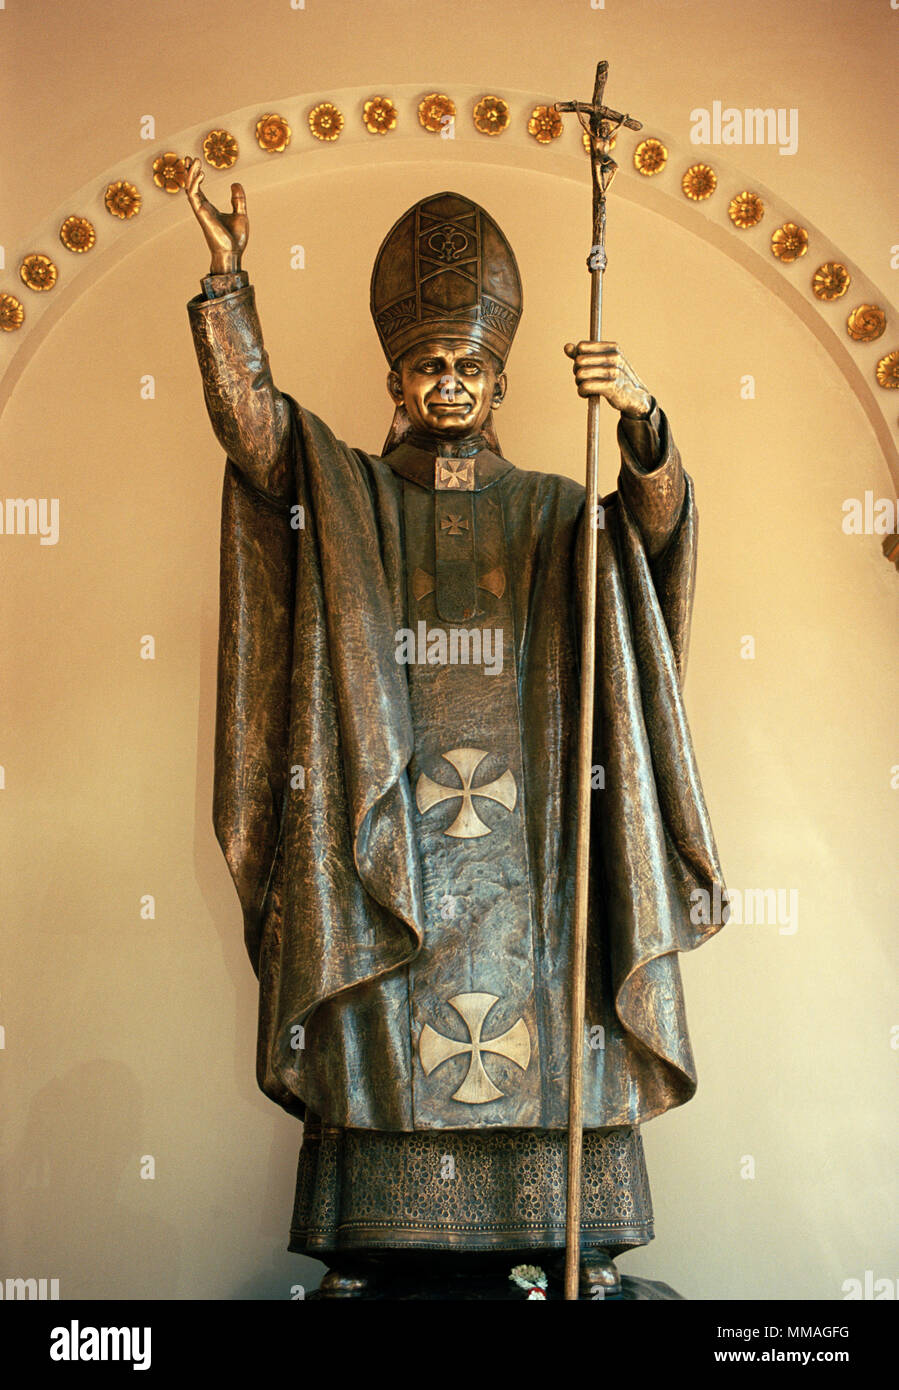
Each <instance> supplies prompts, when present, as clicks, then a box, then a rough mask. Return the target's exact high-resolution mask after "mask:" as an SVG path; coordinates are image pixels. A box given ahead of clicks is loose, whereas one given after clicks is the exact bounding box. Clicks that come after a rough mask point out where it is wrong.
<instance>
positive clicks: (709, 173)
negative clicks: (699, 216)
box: [680, 164, 718, 203]
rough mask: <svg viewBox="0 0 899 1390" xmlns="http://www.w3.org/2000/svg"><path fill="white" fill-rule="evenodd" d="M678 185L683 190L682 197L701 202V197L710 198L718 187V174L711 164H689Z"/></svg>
mask: <svg viewBox="0 0 899 1390" xmlns="http://www.w3.org/2000/svg"><path fill="white" fill-rule="evenodd" d="M680 186H681V188H682V189H683V191H684V197H686V198H690V199H692V201H693V202H694V203H701V202H702V201H703V199H705V198H711V196H712V194H713V193H714V191H715V189H716V188H717V187H718V175H717V174H716V173H715V170H714V169H713V168H712V166H711V164H691V165H690V167H689V169H688V170H687V172H686V173H685V174H684V176H683V178H682V179H681V181H680Z"/></svg>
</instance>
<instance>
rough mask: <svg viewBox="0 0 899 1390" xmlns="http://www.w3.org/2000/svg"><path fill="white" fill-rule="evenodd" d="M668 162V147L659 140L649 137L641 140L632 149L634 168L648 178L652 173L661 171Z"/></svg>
mask: <svg viewBox="0 0 899 1390" xmlns="http://www.w3.org/2000/svg"><path fill="white" fill-rule="evenodd" d="M667 163H668V147H667V145H663V144H662V142H661V140H656V139H655V138H653V137H650V139H648V140H641V141H640V143H639V145H638V146H637V148H636V149H635V150H634V168H635V169H636V170H637V172H638V173H640V174H645V175H646V177H647V178H649V177H650V176H651V175H652V174H658V173H661V171H662V170H663V169H664V167H665V165H666V164H667Z"/></svg>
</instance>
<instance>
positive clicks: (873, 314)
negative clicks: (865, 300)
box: [846, 304, 887, 343]
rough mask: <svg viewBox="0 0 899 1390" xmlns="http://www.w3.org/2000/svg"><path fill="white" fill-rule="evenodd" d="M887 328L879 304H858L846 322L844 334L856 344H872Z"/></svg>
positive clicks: (885, 318)
mask: <svg viewBox="0 0 899 1390" xmlns="http://www.w3.org/2000/svg"><path fill="white" fill-rule="evenodd" d="M886 326H887V316H886V314H885V313H884V312H883V310H882V309H881V307H880V305H879V304H859V305H857V306H856V308H854V309H853V310H852V313H851V314H850V315H849V317H848V319H847V320H846V332H847V333H848V334H849V337H850V338H854V339H855V341H856V342H857V343H873V342H874V340H875V338H879V337H880V335H881V333H883V331H884V329H885V328H886Z"/></svg>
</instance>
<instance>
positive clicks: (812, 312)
mask: <svg viewBox="0 0 899 1390" xmlns="http://www.w3.org/2000/svg"><path fill="white" fill-rule="evenodd" d="M382 93H383V94H384V95H387V96H389V98H390V100H391V101H392V102H393V103H394V105H395V106H396V107H397V111H398V123H397V127H396V128H395V129H394V130H391V131H389V132H388V133H387V134H386V135H383V136H382V135H376V134H372V133H370V132H369V131H368V130H367V129H366V127H365V125H364V123H363V119H362V112H363V107H364V105H365V102H366V101H367V100H369V99H370V98H371V97H372V96H373V95H377V94H382ZM450 94H451V95H452V98H453V100H454V102H455V105H456V112H457V115H456V118H455V121H454V122H453V123H452V124H451V125H448V126H447V127H445V134H440V133H431V132H429V131H427V130H425V129H424V128H423V127H422V126H421V124H420V122H419V120H418V114H417V112H418V104H419V102H420V101H421V99H422V97H423V96H424V95H426V93H425V92H424V91H423V90H422V89H421V88H420V87H413V86H411V85H408V84H406V85H402V86H391V85H389V84H387V85H377V84H372V85H370V86H367V87H364V88H363V87H355V88H345V89H342V90H339V91H332V92H327V93H320V94H315V95H299V96H294V97H289V98H287V99H284V100H277V101H274V102H270V103H268V104H266V105H263V104H256V105H254V106H253V107H244V108H243V109H242V110H239V111H233V112H230V113H229V114H227V115H225V116H221V117H216V118H215V119H214V120H209V121H204V122H203V123H202V124H198V125H195V126H192V127H190V128H188V129H186V130H182V131H180V132H178V133H177V134H176V135H172V136H166V137H165V138H164V139H160V140H155V141H153V142H152V143H150V142H148V143H147V146H146V148H145V149H142V150H139V151H137V152H135V153H134V154H133V155H132V156H131V157H130V158H129V159H127V160H124V161H123V162H122V163H120V164H118V165H116V167H115V168H114V169H112V170H109V171H107V172H106V173H105V174H102V175H100V176H98V178H97V179H96V180H93V181H92V182H91V183H90V184H87V185H85V186H84V187H83V188H81V189H79V190H78V192H77V193H75V194H74V195H73V196H72V197H71V198H70V199H68V200H67V202H66V203H65V204H64V205H63V206H61V207H59V208H57V209H56V210H55V211H54V212H53V213H52V214H51V215H50V216H49V217H47V218H46V220H45V221H44V222H43V223H42V224H41V225H40V226H39V227H38V228H36V230H35V232H34V233H33V234H32V236H31V237H30V238H29V240H28V242H27V244H23V245H20V246H17V247H14V248H8V249H7V268H6V273H5V275H4V276H3V277H2V278H0V293H6V294H12V295H15V297H16V298H17V299H19V300H20V301H21V302H22V304H23V305H24V307H25V320H24V323H23V325H22V327H21V328H20V329H18V330H17V331H15V332H8V333H3V334H0V373H2V375H0V413H2V410H3V409H4V407H5V405H6V402H7V400H8V399H9V397H10V394H11V393H12V390H13V388H14V386H15V384H16V382H17V381H18V379H19V377H20V376H21V375H22V373H23V372H24V370H25V368H26V367H27V365H28V363H29V361H30V360H31V358H32V357H33V355H34V353H35V351H36V350H37V348H38V347H39V345H40V343H41V342H42V341H43V340H44V338H46V336H47V335H48V333H50V331H51V330H52V328H53V326H54V324H55V323H56V322H58V320H59V319H60V318H61V316H62V315H63V314H64V313H65V311H66V309H67V308H68V306H69V305H70V304H71V303H73V302H74V300H75V299H76V298H77V297H78V296H79V295H81V294H83V293H84V292H85V291H86V290H88V289H89V288H90V286H91V285H92V284H94V283H95V282H96V280H98V279H99V278H100V276H101V275H103V274H105V273H106V272H107V271H108V270H109V269H110V267H111V266H112V265H114V264H115V263H117V262H118V261H119V260H122V259H124V257H126V256H127V255H128V254H129V253H130V252H131V251H133V250H135V249H136V248H137V246H138V245H144V244H146V243H148V242H150V241H152V240H153V239H154V238H155V237H157V236H160V235H162V234H163V233H164V232H165V231H167V230H168V229H169V228H170V227H171V225H172V219H173V218H176V217H179V216H181V217H189V216H190V215H191V214H190V211H189V209H188V208H187V207H186V206H185V205H184V203H183V201H182V202H181V204H180V205H175V206H174V207H173V206H172V205H171V202H170V200H171V199H172V197H173V196H174V195H170V194H167V193H165V192H164V191H162V190H161V189H159V188H157V187H156V185H155V184H154V182H153V176H152V165H153V160H154V158H155V157H156V156H157V155H159V154H160V153H162V152H163V150H166V151H173V152H175V153H177V154H179V155H180V154H188V153H195V154H197V155H200V154H201V150H202V142H203V138H204V137H205V135H206V134H207V132H208V131H210V130H212V129H218V128H224V129H226V130H228V131H229V132H230V133H231V134H232V135H234V136H235V138H236V139H237V141H238V142H239V145H240V157H239V159H238V161H237V163H236V164H235V165H234V167H233V169H231V170H228V171H223V172H221V173H217V171H215V170H210V173H211V174H212V175H213V177H215V178H218V179H224V178H226V177H227V178H229V179H237V180H241V181H246V182H247V183H248V184H249V185H250V186H251V187H253V188H257V189H258V188H266V187H271V186H274V185H278V184H282V183H296V181H297V180H298V179H301V178H302V177H303V176H304V174H307V173H312V172H314V173H316V174H320V173H322V172H323V171H325V170H326V169H327V168H332V169H340V170H347V169H352V168H358V167H363V166H370V165H372V164H378V163H385V164H402V163H415V162H418V161H424V160H433V158H434V157H435V151H436V149H437V148H438V147H439V148H440V151H441V154H440V157H441V158H446V160H447V164H448V165H449V166H452V167H454V168H459V167H464V166H465V165H466V164H469V165H470V164H500V165H505V166H508V167H514V168H521V169H527V170H529V171H533V172H535V173H537V174H539V175H540V176H541V177H542V178H546V179H566V180H569V181H574V182H582V183H585V184H588V183H589V162H588V159H587V155H586V152H585V150H584V147H583V144H582V134H581V129H580V126H579V125H578V123H577V122H576V120H575V119H574V118H573V117H571V116H567V117H566V118H565V126H564V130H563V132H562V134H561V136H559V138H558V139H554V140H552V141H551V142H550V143H548V144H544V145H541V144H538V142H537V141H536V140H535V139H534V138H533V136H531V135H530V134H528V130H527V124H528V117H529V116H530V114H531V112H532V111H533V109H534V107H535V106H538V105H543V104H545V103H546V100H547V98H546V97H545V96H541V95H536V94H533V93H531V94H528V93H524V92H515V91H503V92H502V93H501V96H502V98H503V100H504V101H505V102H506V103H507V105H508V108H509V124H508V127H507V129H505V130H504V131H503V132H502V133H501V134H499V135H494V136H487V135H483V134H481V133H480V132H479V131H478V130H477V129H476V128H475V125H474V122H473V119H472V111H473V108H474V106H475V104H476V103H477V102H478V100H479V99H480V98H481V97H483V96H484V95H485V91H484V89H483V88H482V87H473V86H467V87H460V86H453V87H452V89H451V93H450ZM322 101H329V102H333V104H334V105H335V106H337V107H338V108H339V110H340V111H341V112H342V113H343V116H344V121H345V123H344V126H343V129H342V131H341V132H340V136H339V138H338V139H336V140H332V141H323V140H319V139H316V138H314V137H313V135H312V134H311V132H310V129H309V124H308V120H307V115H308V112H309V111H310V110H311V109H312V108H313V107H315V106H316V105H318V103H319V102H322ZM269 112H277V113H278V114H279V115H281V116H283V117H284V118H285V119H286V121H287V122H288V124H289V125H290V127H291V129H292V138H291V140H290V143H289V144H288V146H287V148H286V149H285V150H284V151H283V152H282V153H269V152H266V151H264V150H263V149H261V148H260V146H259V144H258V142H257V140H256V134H255V131H256V123H257V121H258V120H259V118H260V117H261V116H262V115H265V114H267V113H269ZM450 132H451V137H450ZM649 136H652V137H655V138H657V139H659V140H660V141H661V142H662V143H663V144H664V145H665V146H666V148H667V150H668V159H667V162H666V164H665V166H664V168H663V169H661V170H660V171H659V172H658V173H657V174H654V175H652V176H649V177H647V176H645V175H643V174H641V173H639V172H638V170H637V169H636V168H635V167H634V161H633V157H632V156H633V151H634V149H635V148H636V146H637V145H638V144H639V143H640V141H641V140H642V139H644V138H646V137H649ZM448 137H450V138H448ZM614 154H615V158H616V160H617V161H618V164H619V166H620V172H619V174H618V177H617V179H616V182H615V186H614V193H613V196H614V197H615V198H625V199H628V200H629V201H632V202H634V203H637V204H638V205H642V206H645V207H647V208H650V209H652V210H653V211H655V212H657V213H661V215H662V216H664V217H667V218H670V219H671V220H672V221H674V222H676V223H678V224H680V225H681V226H683V227H684V228H686V229H687V230H689V231H691V232H692V233H693V234H694V235H696V236H698V237H699V238H700V239H701V240H703V241H705V242H707V243H709V244H710V245H713V246H715V247H716V248H717V249H718V250H720V251H722V252H723V253H724V254H725V255H726V256H729V257H730V258H731V259H732V260H734V261H736V262H737V263H738V264H739V265H740V266H742V267H743V268H745V269H746V270H747V271H748V272H749V273H750V274H752V275H753V276H754V277H755V278H756V279H757V280H758V281H759V282H760V283H761V284H762V285H764V286H765V288H766V289H768V290H769V291H771V292H772V293H773V294H775V295H777V296H778V297H779V298H780V299H781V300H782V301H783V303H784V304H785V305H787V307H788V308H789V309H790V310H791V311H792V312H793V313H794V314H796V316H797V317H798V318H799V319H800V320H801V321H802V322H803V323H804V324H805V325H806V326H807V327H808V328H809V329H810V330H811V331H812V332H813V333H814V334H815V336H816V338H817V339H818V340H819V342H820V343H821V344H822V345H823V346H824V348H825V349H826V350H827V352H828V354H829V355H830V357H831V358H832V360H833V361H834V363H835V364H836V365H837V367H838V368H839V370H840V371H841V372H842V374H843V376H844V377H845V379H846V381H847V383H848V384H849V386H850V388H851V390H852V392H853V394H854V395H855V396H856V398H857V399H858V401H859V402H860V404H861V406H862V408H863V409H864V411H865V414H866V415H867V418H868V420H869V421H870V424H871V427H872V429H873V430H874V433H875V435H876V437H877V440H878V443H879V445H880V447H881V449H882V451H883V454H884V457H885V459H886V462H887V466H888V468H889V471H890V475H891V477H892V479H893V482H894V484H895V486H896V492H897V495H899V447H897V407H899V395H897V394H894V393H893V392H892V391H891V390H887V389H884V388H883V387H881V386H879V385H878V383H877V380H876V377H875V368H876V365H877V363H878V361H879V360H880V359H881V358H882V357H884V356H885V355H886V354H887V353H889V352H891V351H893V350H895V349H896V348H897V347H899V313H897V311H896V309H895V308H894V307H893V306H892V304H891V303H890V302H889V301H888V300H887V299H886V297H885V296H884V294H883V293H882V292H881V290H880V289H879V288H878V287H877V285H876V284H875V283H874V282H873V281H872V280H871V279H870V277H869V276H867V275H866V274H865V273H864V271H862V270H861V269H860V268H859V267H858V266H857V265H856V264H855V263H854V262H853V261H852V260H851V259H850V258H848V257H847V256H845V255H844V254H843V253H842V252H841V251H840V250H839V248H838V247H837V246H836V245H835V244H834V243H833V242H832V241H831V240H830V239H829V238H828V237H827V235H826V234H825V233H824V232H823V231H820V230H819V229H818V228H817V227H815V226H813V225H812V224H811V223H810V222H809V221H808V219H806V218H804V217H803V215H802V214H801V213H800V212H799V211H797V210H796V209H795V208H792V207H790V206H789V205H788V204H786V203H784V201H783V200H782V199H780V198H779V197H778V196H777V195H776V194H775V193H773V192H772V191H771V190H770V189H768V188H766V187H765V186H764V185H763V184H761V183H759V182H758V180H756V179H754V178H751V177H750V176H748V175H746V174H744V173H742V172H741V171H740V170H739V169H738V168H737V167H736V166H735V165H733V164H732V163H731V162H730V161H729V160H728V159H726V158H724V157H722V155H721V153H720V150H719V148H718V147H715V148H713V149H709V148H708V147H703V146H695V145H690V144H688V143H687V142H685V141H678V140H675V139H673V138H672V137H670V136H668V135H666V134H665V132H663V131H662V130H660V129H659V128H658V127H654V126H649V125H646V126H645V127H644V129H643V130H642V131H641V132H640V133H639V134H634V133H633V132H630V131H621V132H620V133H619V136H618V141H617V144H616V147H615V151H614ZM696 163H707V164H710V165H711V166H712V167H713V168H714V170H715V173H716V174H717V179H718V183H717V188H716V191H715V192H714V194H713V195H712V196H711V197H709V198H707V199H705V200H703V201H699V202H696V201H692V200H690V199H688V198H687V197H686V196H685V195H684V193H683V192H682V189H681V178H682V176H683V174H684V172H685V170H686V169H687V168H688V167H689V166H690V165H691V164H696ZM206 167H208V166H206ZM119 179H124V180H127V181H128V182H130V183H133V184H134V185H135V186H136V187H137V188H138V190H139V191H140V193H141V195H142V206H141V209H140V212H139V213H138V214H137V215H136V216H135V217H133V218H131V219H129V220H126V221H122V220H119V219H117V218H115V217H112V216H111V215H110V214H109V213H108V212H107V209H106V207H105V204H104V195H105V191H106V188H107V185H108V184H110V183H112V182H115V181H117V180H119ZM450 182H452V180H448V183H450ZM744 189H749V190H751V191H752V192H754V193H756V194H758V195H759V196H760V198H761V199H762V201H763V203H764V206H765V214H764V217H763V218H762V220H761V222H760V223H759V224H758V225H757V226H755V227H752V228H749V229H748V230H740V229H738V228H737V227H736V226H734V224H733V223H732V221H731V220H730V218H729V216H728V205H729V203H730V200H731V198H733V197H734V196H735V195H736V194H738V193H739V192H741V191H742V190H744ZM177 196H178V197H179V198H181V195H180V194H178V195H177ZM586 207H587V202H586V200H585V227H586V225H587V223H586V216H587V214H586ZM73 214H74V215H77V216H81V217H86V218H88V219H89V220H90V221H91V222H92V223H93V224H94V226H95V228H96V230H97V242H96V245H95V246H94V247H93V248H92V249H91V250H90V251H88V252H85V253H82V254H75V253H72V252H70V251H68V250H66V248H65V247H64V246H63V245H62V244H61V243H60V240H59V228H60V226H61V225H62V223H63V221H64V220H65V219H66V218H67V217H69V216H71V215H73ZM785 222H794V223H797V224H799V225H800V226H802V227H804V228H805V230H806V231H807V233H808V253H807V254H806V255H804V256H803V257H802V258H801V259H799V260H798V261H795V262H793V263H790V264H784V263H783V262H781V261H780V260H778V259H776V258H775V257H774V256H773V255H772V252H771V234H772V232H773V231H774V230H775V229H776V228H777V227H779V226H781V225H782V224H783V223H785ZM34 252H40V253H43V254H44V255H48V256H49V257H50V258H51V259H52V260H53V262H54V263H55V265H56V266H57V267H58V270H59V278H58V282H57V284H56V285H55V286H54V288H53V289H52V290H50V291H47V292H43V293H39V292H33V291H30V290H29V289H27V288H26V287H25V286H23V284H22V282H21V280H20V279H19V277H18V274H17V271H18V267H19V265H20V264H21V262H22V260H23V259H24V257H25V256H26V255H30V254H32V253H34ZM829 261H837V262H839V263H841V264H842V265H843V266H845V267H846V269H847V270H848V271H849V274H850V276H851V283H850V288H849V291H848V293H847V294H845V295H844V296H842V297H841V298H839V299H836V300H833V301H830V302H828V301H822V300H820V299H818V298H816V296H815V295H814V294H813V292H812V288H811V282H812V275H813V273H814V271H815V269H816V268H817V267H818V266H820V265H822V264H824V263H825V262H829ZM859 304H876V305H878V306H880V308H881V309H882V310H883V311H884V313H885V314H886V332H885V334H884V335H883V336H881V337H880V338H878V339H877V340H876V341H874V342H869V343H861V342H854V341H853V340H852V339H851V338H850V337H849V336H848V334H847V332H846V317H847V312H848V311H849V310H851V309H852V308H853V307H855V306H857V305H859Z"/></svg>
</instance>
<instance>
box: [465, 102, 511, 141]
mask: <svg viewBox="0 0 899 1390" xmlns="http://www.w3.org/2000/svg"><path fill="white" fill-rule="evenodd" d="M471 114H472V117H473V118H474V128H475V130H477V131H480V133H481V135H502V133H503V131H504V130H507V129H508V127H509V103H508V102H507V101H503V99H502V97H481V100H480V101H479V102H478V103H477V105H476V106H475V108H474V111H473V112H472V113H471Z"/></svg>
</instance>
